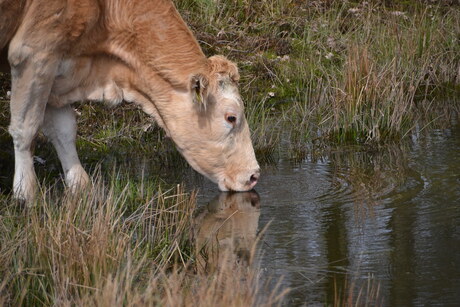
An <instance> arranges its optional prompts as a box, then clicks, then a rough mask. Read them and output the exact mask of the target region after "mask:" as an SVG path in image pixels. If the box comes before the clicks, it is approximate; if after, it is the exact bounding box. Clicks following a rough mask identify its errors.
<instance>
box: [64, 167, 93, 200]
mask: <svg viewBox="0 0 460 307" xmlns="http://www.w3.org/2000/svg"><path fill="white" fill-rule="evenodd" d="M66 184H67V187H68V188H69V190H70V192H71V193H72V194H75V193H78V192H79V191H82V190H83V189H85V188H86V187H87V186H88V185H89V184H90V179H89V176H88V174H87V173H86V172H85V170H84V169H83V167H82V166H81V165H78V166H75V167H73V168H71V169H70V170H69V171H68V172H67V174H66Z"/></svg>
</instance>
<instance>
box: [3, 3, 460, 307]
mask: <svg viewBox="0 0 460 307" xmlns="http://www.w3.org/2000/svg"><path fill="white" fill-rule="evenodd" d="M175 3H176V4H177V7H178V9H179V11H180V12H181V14H182V15H183V16H184V18H185V19H186V21H187V23H188V24H189V25H190V26H191V28H192V30H193V32H194V33H195V35H196V36H197V38H198V39H199V42H200V44H201V46H202V47H203V49H204V51H205V53H206V54H207V55H212V54H224V55H226V56H227V57H228V58H230V59H231V60H234V61H236V62H237V63H238V65H239V67H240V70H241V75H242V78H241V81H240V84H241V85H240V88H241V93H242V96H243V98H244V100H245V101H246V116H247V118H248V121H249V123H250V127H251V128H252V131H253V141H254V145H255V149H256V153H257V156H258V159H259V161H263V162H269V161H270V159H271V158H272V157H273V155H274V153H276V152H277V151H278V150H279V149H280V147H283V148H282V150H286V149H287V152H289V154H290V156H291V157H293V158H300V159H301V158H303V157H304V156H305V154H306V153H307V152H309V153H312V154H313V155H314V154H316V153H318V152H320V151H321V150H322V149H323V148H325V147H328V146H335V145H343V144H353V145H360V146H365V148H375V147H376V146H379V145H381V144H387V143H391V142H396V141H399V140H401V139H403V138H404V137H406V136H408V135H410V134H411V133H412V132H413V131H414V130H417V131H420V130H423V129H424V128H426V127H429V126H439V125H449V124H451V123H452V122H454V121H457V120H458V113H459V110H460V105H459V97H460V42H459V39H460V9H459V6H458V5H456V4H454V3H450V2H449V1H403V0H401V1H384V0H381V1H378V0H375V1H367V2H361V1H295V0H267V1H253V0H175ZM8 82H9V81H8V76H7V75H1V74H0V144H1V146H0V190H1V192H2V193H3V194H2V195H3V196H1V195H0V276H3V279H1V280H0V305H1V304H7V305H19V304H28V305H53V304H59V305H71V304H72V305H90V304H92V305H96V304H97V305H114V304H117V305H120V304H124V305H153V304H158V305H174V306H176V305H198V303H199V304H200V305H205V306H206V305H209V306H211V305H212V306H214V305H225V306H227V305H229V306H232V305H235V306H249V305H261V304H262V305H263V304H267V305H271V304H278V303H279V302H280V298H281V296H282V293H283V292H282V291H281V290H280V291H278V292H277V291H274V292H273V293H274V294H273V295H272V296H271V297H268V298H266V299H262V298H261V296H260V295H258V293H260V291H262V290H263V287H264V285H260V284H258V283H257V274H258V271H257V268H253V269H250V272H249V273H248V271H247V270H246V269H245V270H243V269H241V268H240V269H238V270H235V268H226V269H224V270H220V271H214V272H206V273H203V272H202V271H201V270H199V269H198V268H197V264H196V263H195V259H196V258H195V257H196V255H195V253H196V251H195V250H194V247H193V242H192V237H193V236H190V234H191V225H192V221H193V211H194V208H195V203H196V201H195V194H194V193H193V192H192V193H186V192H185V191H184V188H183V187H182V186H179V187H174V188H173V189H171V188H165V187H169V186H170V185H168V184H167V183H164V182H161V181H160V179H159V178H160V177H155V176H154V177H153V178H152V179H151V180H152V181H151V182H146V181H145V180H144V179H142V180H139V179H138V178H139V177H140V176H137V177H136V175H135V174H132V173H128V174H125V175H124V176H120V175H117V174H114V173H113V172H110V171H111V170H112V169H113V166H114V164H116V162H117V161H119V160H120V159H123V157H124V156H126V155H127V154H130V157H132V156H133V152H138V153H139V156H141V157H149V159H154V160H155V163H152V164H155V165H156V167H158V169H155V170H152V171H151V173H153V174H160V173H165V172H170V171H171V170H174V169H177V163H178V162H180V163H182V165H183V166H184V168H185V165H186V164H185V162H184V160H183V159H182V158H180V156H179V154H178V153H177V151H175V150H174V148H173V146H172V143H171V142H170V141H169V140H167V139H165V137H164V135H163V132H162V131H161V130H160V129H159V128H158V127H157V126H156V125H155V124H154V123H153V122H151V120H150V119H148V118H147V117H146V116H145V115H143V114H141V113H140V112H138V111H137V110H136V109H134V108H133V107H132V106H130V105H126V106H124V107H123V108H120V109H114V110H107V109H106V108H104V107H102V106H99V105H98V104H94V103H82V104H79V105H76V109H77V110H78V112H79V113H81V116H79V119H78V120H79V132H78V133H79V138H78V141H77V142H78V144H77V146H78V148H79V152H80V153H81V159H82V161H83V163H84V164H85V165H86V166H89V168H92V169H98V167H100V168H101V169H102V170H103V171H104V172H103V173H109V174H110V175H104V177H101V175H97V176H93V178H96V179H95V181H96V182H95V184H94V185H93V187H92V188H91V190H89V191H86V193H85V194H82V195H78V196H71V195H63V196H62V189H60V187H59V184H60V183H59V182H58V184H57V185H56V186H54V187H53V188H52V189H50V190H46V189H45V188H43V190H42V192H41V193H40V195H39V197H38V199H37V204H36V206H34V207H32V208H27V209H26V208H23V209H22V208H19V206H18V205H17V204H16V203H14V201H12V200H11V199H10V196H4V195H7V194H8V193H9V188H8V187H11V182H12V174H13V163H12V161H13V150H12V142H11V138H10V137H9V135H8V132H7V123H8V121H9V119H8V118H9V111H8V103H7V101H8V95H7V91H8V90H9V88H8ZM95 119H97V120H95ZM108 153H110V155H108ZM36 156H37V159H38V160H37V162H38V163H37V165H36V167H37V170H38V174H39V175H38V176H39V178H40V179H43V178H44V179H43V180H44V182H45V184H44V185H43V187H49V186H50V184H51V183H53V184H54V183H55V179H54V178H56V176H57V175H58V174H59V172H60V171H59V167H58V166H57V165H58V162H57V161H58V160H57V157H56V155H55V153H54V151H53V150H52V148H51V146H50V145H49V144H48V143H46V141H45V140H44V139H43V138H42V137H39V139H38V142H37V147H36ZM41 157H46V160H43V158H41ZM40 159H41V160H40ZM107 171H109V172H107ZM44 174H48V176H49V177H46V178H45V177H44ZM49 174H51V175H49ZM137 175H138V174H137ZM133 178H137V179H133ZM161 178H163V177H161ZM364 179H365V178H364ZM364 179H362V178H359V177H356V178H354V180H356V181H357V182H359V181H360V180H364ZM366 182H369V180H367V179H366ZM371 184H372V182H371V183H369V185H371ZM375 185H378V182H377V181H376V182H375ZM372 188H373V187H372V186H369V187H367V190H368V191H367V190H366V191H367V192H368V193H372ZM165 189H166V192H164V191H165ZM366 191H365V192H366ZM363 197H365V196H363ZM235 272H236V273H235ZM371 292H372V293H374V294H372V295H375V292H378V291H371ZM343 293H345V294H343ZM346 293H347V291H346V290H343V292H340V293H338V295H337V296H338V298H337V305H342V304H348V303H349V304H353V299H351V300H350V297H352V295H353V293H350V295H349V296H347V295H346ZM361 299H362V298H361ZM361 302H362V301H361ZM355 303H356V301H355Z"/></svg>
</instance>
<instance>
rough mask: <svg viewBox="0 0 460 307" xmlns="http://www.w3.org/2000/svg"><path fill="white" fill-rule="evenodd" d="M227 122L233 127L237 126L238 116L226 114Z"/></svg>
mask: <svg viewBox="0 0 460 307" xmlns="http://www.w3.org/2000/svg"><path fill="white" fill-rule="evenodd" d="M225 120H226V121H227V122H228V123H230V124H232V126H235V125H236V116H235V115H234V114H226V115H225Z"/></svg>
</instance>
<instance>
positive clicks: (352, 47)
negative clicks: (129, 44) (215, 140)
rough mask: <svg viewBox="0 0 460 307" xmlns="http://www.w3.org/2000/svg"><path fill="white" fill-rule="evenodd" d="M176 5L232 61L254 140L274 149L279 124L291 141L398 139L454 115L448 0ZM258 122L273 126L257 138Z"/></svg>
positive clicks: (454, 61)
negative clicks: (238, 70) (236, 64)
mask: <svg viewBox="0 0 460 307" xmlns="http://www.w3.org/2000/svg"><path fill="white" fill-rule="evenodd" d="M208 2H209V3H208ZM176 3H177V4H178V7H179V8H180V9H182V10H183V11H185V16H186V19H187V21H188V22H189V23H190V24H192V25H193V28H194V30H195V33H196V34H197V36H198V38H199V39H200V41H201V43H202V45H203V46H204V49H205V50H206V52H208V53H209V54H211V53H223V54H226V55H228V56H229V57H230V58H232V59H234V60H237V61H238V62H239V66H240V67H241V68H242V80H243V81H242V84H243V86H242V92H243V96H244V97H245V98H246V100H247V105H248V109H249V110H248V113H251V112H253V110H254V109H256V110H257V114H258V118H257V119H250V121H251V122H254V123H255V125H252V127H253V129H256V131H255V140H256V141H255V143H256V148H268V147H270V148H272V149H273V148H275V147H276V143H277V142H273V140H277V139H279V138H277V136H278V135H279V131H289V134H288V137H289V139H290V141H291V145H293V146H294V147H295V146H299V144H300V145H302V144H303V145H304V146H305V144H309V143H311V142H312V141H313V140H317V139H318V138H319V139H320V140H321V141H324V142H326V143H328V144H343V143H347V144H350V143H351V144H366V145H369V144H372V145H378V144H382V143H387V142H391V141H395V140H400V139H402V138H404V137H406V136H407V135H409V134H410V133H411V131H413V129H414V127H415V126H416V125H418V124H420V123H422V125H423V126H424V125H426V124H427V123H430V124H431V125H433V124H442V123H446V122H449V119H450V118H457V117H458V111H459V104H458V97H459V94H460V92H459V89H460V88H459V82H460V76H459V69H460V57H459V54H460V44H459V42H458V35H459V33H460V23H459V20H460V10H459V9H458V6H456V5H454V4H452V5H450V4H449V3H448V2H442V1H440V3H437V4H432V5H427V4H426V3H424V2H422V1H420V2H419V1H414V2H412V3H408V2H405V1H392V2H381V1H368V2H362V3H361V2H353V1H350V2H342V1H309V2H304V3H303V2H302V3H301V2H298V1H289V0H280V1H264V2H257V1H225V0H221V1H204V0H203V1H202V0H194V1H192V0H182V1H176ZM385 3H388V4H385ZM261 101H263V102H264V103H263V107H262V108H261ZM252 108H254V109H252ZM446 114H449V116H447V117H446ZM279 118H283V119H284V120H282V121H280V120H277V119H279ZM260 125H261V126H263V127H273V126H276V128H277V131H276V129H271V130H269V131H267V130H265V132H264V134H263V135H264V136H263V137H261V136H260V129H259V127H258V126H260ZM264 140H266V141H264ZM266 151H267V150H264V152H266Z"/></svg>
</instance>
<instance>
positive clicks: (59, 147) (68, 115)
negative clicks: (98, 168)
mask: <svg viewBox="0 0 460 307" xmlns="http://www.w3.org/2000/svg"><path fill="white" fill-rule="evenodd" d="M42 130H43V133H44V134H45V135H46V136H47V137H48V138H49V139H50V140H51V142H52V143H53V145H54V148H55V149H56V151H57V154H58V156H59V160H60V161H61V164H62V168H63V169H64V174H65V181H66V184H67V186H68V187H69V188H70V190H71V191H72V192H73V193H74V192H76V191H78V190H79V189H81V188H83V187H85V186H86V185H87V184H88V183H89V177H88V174H86V172H85V170H84V169H83V167H82V166H81V163H80V159H78V154H77V149H76V147H75V138H76V131H77V124H76V120H75V111H74V110H73V109H72V107H71V106H64V107H62V108H56V107H53V106H50V105H48V106H47V107H46V112H45V121H44V124H43V129H42Z"/></svg>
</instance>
